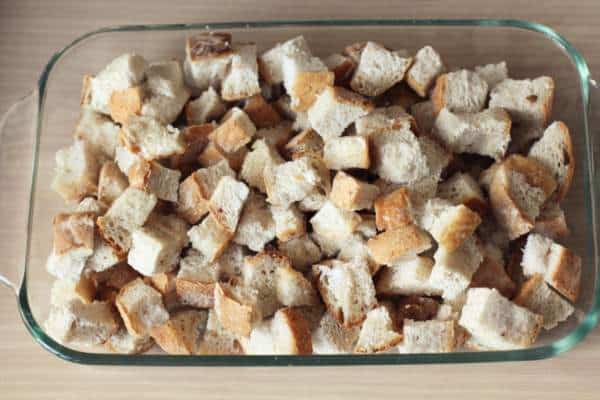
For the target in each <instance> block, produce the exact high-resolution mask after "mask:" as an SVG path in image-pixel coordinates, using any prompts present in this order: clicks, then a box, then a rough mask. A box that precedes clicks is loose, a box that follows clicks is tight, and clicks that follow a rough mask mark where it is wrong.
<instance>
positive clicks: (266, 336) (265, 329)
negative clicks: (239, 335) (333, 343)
mask: <svg viewBox="0 0 600 400" xmlns="http://www.w3.org/2000/svg"><path fill="white" fill-rule="evenodd" d="M271 321H272V319H268V320H265V321H261V322H258V323H256V324H254V326H253V327H252V332H250V337H248V338H247V340H242V341H241V345H242V347H243V348H244V354H248V355H273V354H275V344H274V342H273V333H272V332H271Z"/></svg>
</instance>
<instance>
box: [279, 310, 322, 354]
mask: <svg viewBox="0 0 600 400" xmlns="http://www.w3.org/2000/svg"><path fill="white" fill-rule="evenodd" d="M271 333H272V335H273V349H274V350H275V354H298V355H305V354H312V352H313V349H312V340H311V334H310V329H309V326H308V323H307V321H306V320H305V319H304V316H303V315H302V313H301V312H300V311H298V310H297V309H295V308H290V307H287V308H282V309H280V310H278V311H277V312H276V313H275V315H274V316H273V321H272V322H271Z"/></svg>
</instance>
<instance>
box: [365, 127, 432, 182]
mask: <svg viewBox="0 0 600 400" xmlns="http://www.w3.org/2000/svg"><path fill="white" fill-rule="evenodd" d="M371 155H372V159H373V167H374V170H375V172H376V173H377V174H378V175H379V176H380V177H381V178H383V179H385V180H388V181H390V182H393V183H400V184H412V183H415V182H417V181H419V180H420V179H422V178H424V177H426V176H429V174H430V173H431V172H432V171H430V168H429V165H428V163H427V157H426V155H425V154H424V152H423V148H422V146H421V144H420V143H419V140H418V139H417V137H416V136H415V135H414V134H413V133H412V132H411V131H410V130H403V129H395V130H391V131H388V132H384V133H380V134H377V135H374V136H373V137H372V154H371Z"/></svg>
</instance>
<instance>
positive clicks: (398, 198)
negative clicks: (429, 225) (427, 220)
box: [373, 187, 413, 231]
mask: <svg viewBox="0 0 600 400" xmlns="http://www.w3.org/2000/svg"><path fill="white" fill-rule="evenodd" d="M373 205H374V208H375V224H376V226H377V229H379V230H380V231H385V230H390V229H396V228H401V227H403V226H405V225H409V224H412V223H413V216H412V205H411V201H410V192H409V191H408V189H407V188H405V187H401V188H398V189H396V190H394V191H393V192H391V193H388V194H385V195H383V196H379V197H378V198H377V199H375V202H374V203H373Z"/></svg>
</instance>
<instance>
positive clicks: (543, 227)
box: [533, 201, 570, 240]
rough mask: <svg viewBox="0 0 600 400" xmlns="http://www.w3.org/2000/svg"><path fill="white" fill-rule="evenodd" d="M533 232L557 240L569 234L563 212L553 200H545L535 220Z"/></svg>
mask: <svg viewBox="0 0 600 400" xmlns="http://www.w3.org/2000/svg"><path fill="white" fill-rule="evenodd" d="M533 232H536V233H539V234H541V235H544V236H547V237H549V238H551V239H554V240H557V239H560V238H565V237H567V236H569V234H570V231H569V227H568V226H567V220H566V218H565V212H564V211H563V210H562V208H560V205H559V204H558V203H555V202H551V201H549V202H546V203H545V204H544V205H543V206H542V209H541V210H540V215H538V217H537V218H536V220H535V225H534V227H533Z"/></svg>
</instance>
